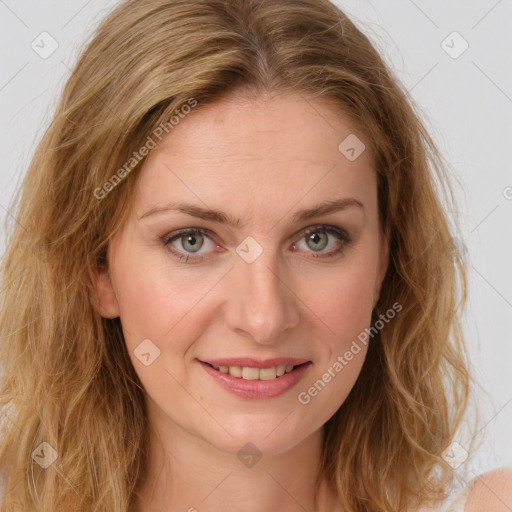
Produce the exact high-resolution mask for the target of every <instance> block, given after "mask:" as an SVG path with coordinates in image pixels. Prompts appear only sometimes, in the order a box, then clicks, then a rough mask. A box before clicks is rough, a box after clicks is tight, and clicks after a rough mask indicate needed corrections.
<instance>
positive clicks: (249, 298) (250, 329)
mask: <svg viewBox="0 0 512 512" xmlns="http://www.w3.org/2000/svg"><path fill="white" fill-rule="evenodd" d="M280 267H281V271H280ZM287 277H288V279H287ZM287 281H288V282H287ZM228 287H229V291H228V293H229V299H228V308H227V312H226V321H227V324H228V327H229V328H231V329H232V330H233V331H236V332H237V334H239V335H242V336H245V337H248V338H251V339H252V340H253V341H256V342H257V343H259V344H266V345H269V344H274V343H276V342H278V341H279V340H280V339H282V335H283V333H284V332H285V331H286V330H289V329H291V328H293V327H295V326H297V325H298V323H299V320H300V308H299V305H300V300H299V298H298V296H297V291H296V290H294V289H293V283H291V282H290V279H289V275H288V273H286V272H283V265H282V264H281V265H279V264H278V263H277V262H276V258H275V256H274V255H273V254H271V251H263V253H262V254H261V255H260V256H259V257H258V258H257V259H256V260H255V261H253V262H252V263H247V262H246V261H244V260H243V259H242V258H237V259H236V261H235V264H234V268H233V269H232V271H231V272H230V273H229V282H228Z"/></svg>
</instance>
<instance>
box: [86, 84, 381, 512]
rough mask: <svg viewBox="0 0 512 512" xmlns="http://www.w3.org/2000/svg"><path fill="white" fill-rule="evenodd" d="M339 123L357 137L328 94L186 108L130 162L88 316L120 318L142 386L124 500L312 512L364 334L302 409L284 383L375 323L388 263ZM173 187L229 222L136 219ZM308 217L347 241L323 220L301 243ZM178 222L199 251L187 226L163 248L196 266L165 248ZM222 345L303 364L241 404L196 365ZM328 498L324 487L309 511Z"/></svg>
mask: <svg viewBox="0 0 512 512" xmlns="http://www.w3.org/2000/svg"><path fill="white" fill-rule="evenodd" d="M352 133H355V134H357V136H358V138H359V139H360V140H362V141H363V142H365V138H364V135H363V134H361V133H360V131H359V130H358V128H357V127H356V126H355V125H354V124H353V123H352V122H351V121H350V120H349V119H348V118H347V117H346V116H344V115H341V114H340V112H339V111H337V110H335V109H334V108H333V106H332V105H329V104H328V103H324V101H323V100H318V99H308V100H307V101H306V99H305V97H303V96H301V95H295V94H286V95H276V96H273V97H265V98H263V97H259V98H258V99H254V98H249V97H243V96H235V97H233V96H231V97H229V98H226V99H223V100H222V101H220V102H217V103H215V104H212V105H207V106H201V105H200V106H198V107H197V108H196V109H194V110H193V111H192V113H190V114H189V115H187V116H186V117H185V118H184V119H183V120H181V121H180V123H179V124H178V125H177V126H176V127H175V128H174V130H173V131H172V132H170V134H169V135H168V136H167V137H166V138H164V139H163V141H162V142H161V143H160V144H159V146H158V147H157V148H156V149H154V150H153V151H152V152H151V154H150V155H149V157H148V158H147V160H146V161H145V163H144V165H143V167H142V169H140V172H141V176H140V180H139V182H138V185H137V191H136V195H135V199H134V203H133V205H132V210H131V214H130V217H129V218H128V220H127V222H126V223H125V224H124V225H123V227H122V229H121V230H120V231H119V232H118V233H117V234H116V236H115V237H114V238H113V239H112V240H111V241H110V245H109V252H108V268H104V269H98V273H97V280H96V283H95V286H94V288H95V297H96V299H97V308H98V310H99V311H100V313H101V314H102V315H103V316H104V317H107V318H114V317H120V318H121V322H122V325H123V330H124V335H125V341H126V345H127V349H128V351H129V354H130V357H131V359H132V361H133V365H134V367H135V369H136V371H137V373H138V375H139V377H140V380H141V382H142V383H143V385H144V388H145V390H146V395H147V405H148V415H149V421H150V425H151V453H150V457H149V465H148V468H147V479H146V482H145V484H144V486H143V488H142V489H141V490H140V493H139V498H138V500H137V503H136V507H135V510H136V511H137V512H150V511H155V512H156V511H162V512H164V511H166V512H168V511H187V510H190V511H193V510H197V511H201V512H203V511H209V512H216V511H221V510H222V511H224V510H226V509H230V510H242V509H243V510H244V511H245V512H260V511H261V510H281V511H285V512H286V511H289V512H292V511H293V512H295V511H299V510H300V511H303V510H304V509H305V510H308V511H313V510H315V508H314V505H313V492H314V479H315V477H316V475H317V471H318V464H319V460H320V455H321V442H322V435H323V430H322V426H323V425H324V423H325V422H326V421H327V420H328V419H329V418H330V417H331V416H332V415H333V414H334V413H335V411H336V410H337V409H338V408H339V407H340V405H341V404H342V403H343V402H344V400H345V398H346V397H347V395H348V394H349V392H350V390H351V389H352V387H353V385H354V383H355V381H356V379H357V377H358V375H359V373H360V370H361V367H362V364H363V362H364V358H365V355H366V352H367V347H366V346H365V345H364V344H360V345H361V350H360V352H358V353H357V354H356V355H354V357H353V359H352V360H351V361H350V362H349V363H348V364H347V365H346V366H345V367H344V368H343V370H342V371H341V372H339V373H337V374H336V376H335V377H334V378H332V379H331V381H330V382H329V383H328V384H327V385H326V386H325V387H324V388H323V390H322V391H321V392H320V393H318V395H317V396H315V397H313V398H311V401H310V402H309V403H308V404H307V405H303V404H301V403H300V402H299V401H298V398H297V397H298V394H299V392H301V391H307V389H308V388H309V387H310V386H312V384H313V383H314V382H315V381H317V380H318V379H320V378H321V377H322V374H324V373H325V372H326V371H327V369H328V368H329V367H331V366H332V364H333V363H334V362H335V361H336V358H337V357H338V356H339V355H343V354H344V353H345V352H346V351H347V350H348V349H349V347H350V346H351V344H352V342H353V340H356V339H357V336H358V334H360V333H361V332H362V331H364V329H365V328H367V327H369V326H370V321H371V312H372V309H373V307H374V305H375V303H376V301H377V300H378V297H379V293H380V287H381V283H382V280H383V278H384V275H385V272H386V269H387V265H388V242H387V240H386V238H385V237H384V236H382V235H381V231H380V226H379V218H378V203H377V178H376V173H375V171H374V169H373V163H372V156H371V154H370V151H369V149H366V150H365V151H363V152H362V154H361V155H360V156H359V157H358V158H357V159H356V160H354V161H349V160H348V159H347V158H346V157H345V156H344V155H343V154H342V153H341V152H340V151H339V150H338V146H339V144H340V142H341V141H343V140H344V139H345V138H346V137H347V136H348V135H349V134H352ZM365 144H366V148H369V144H368V141H366V142H365ZM349 197H350V198H355V199H357V200H358V201H360V202H361V203H362V205H363V208H360V207H357V206H351V207H347V208H346V209H344V210H342V211H337V212H334V213H330V214H324V215H321V216H317V217H314V218H312V219H309V220H306V221H303V222H300V223H297V222H293V221H292V217H293V215H294V213H295V212H296V211H298V210H300V209H303V208H308V207H311V206H313V205H316V204H318V203H320V202H323V201H326V200H332V199H339V198H349ZM173 201H183V202H187V203H193V204H195V205H198V206H200V207H208V208H212V209H218V210H222V211H224V212H226V213H228V214H230V215H231V216H233V217H235V218H240V219H241V223H240V226H238V227H229V226H227V225H223V224H220V223H217V222H214V221H211V220H202V219H197V218H194V217H191V216H189V215H186V214H184V213H179V212H165V213H163V212H162V213H159V214H155V215H151V216H147V217H145V218H141V216H142V215H143V214H144V213H145V212H147V211H148V210H150V209H151V208H154V207H155V206H163V205H166V204H168V203H170V202H173ZM317 225H320V226H334V227H338V228H340V229H343V230H346V232H347V233H348V234H349V236H350V238H351V241H350V242H349V243H344V242H343V241H340V240H339V239H338V238H337V236H336V235H335V234H327V239H325V238H323V239H321V240H320V242H318V241H317V242H316V243H317V245H315V243H314V242H310V243H309V244H308V237H307V236H306V235H305V234H304V233H303V231H304V230H305V229H306V228H309V227H312V226H317ZM183 228H204V229H206V230H208V231H209V232H210V235H209V236H205V237H204V238H201V235H200V234H196V236H197V237H199V239H200V241H199V245H200V243H201V241H202V242H203V245H202V247H201V248H200V249H199V251H198V253H197V254H196V253H194V252H193V251H194V249H191V246H190V245H186V242H187V236H184V237H182V238H181V240H180V238H179V237H178V238H176V239H175V240H174V241H173V242H172V244H171V243H170V244H169V245H171V247H172V248H173V249H174V250H175V251H177V252H179V253H182V254H184V255H187V254H189V255H192V257H194V254H196V256H195V257H196V258H200V257H201V256H204V260H203V261H202V262H199V263H191V262H190V261H189V262H184V261H182V262H180V261H178V259H177V258H175V257H173V256H172V255H171V253H170V252H169V248H168V247H169V246H167V247H166V246H165V245H164V242H162V241H161V240H160V238H161V237H163V236H164V235H167V234H171V233H173V232H175V231H177V230H178V229H183ZM318 232H319V231H318V230H317V231H316V233H318ZM321 233H322V231H321V229H320V235H321ZM248 236H251V237H253V238H254V239H255V240H256V241H257V243H258V244H259V245H260V247H261V248H262V250H263V252H262V254H261V255H260V256H259V257H258V258H257V259H256V260H255V261H254V262H252V263H247V262H246V261H245V260H244V259H243V258H241V257H240V256H239V255H238V254H237V253H236V252H235V250H236V248H237V246H239V245H240V244H241V243H242V242H243V241H244V240H245V239H246V237H248ZM182 242H183V243H184V244H185V246H184V245H183V244H182ZM322 244H323V245H322ZM196 245H197V241H196ZM339 246H342V247H343V250H342V251H341V253H340V254H338V255H336V256H334V257H332V258H327V257H324V258H323V259H322V258H318V259H315V256H316V255H319V254H326V253H329V252H334V250H335V249H336V248H337V247H339ZM216 247H217V249H216ZM315 248H317V250H316V251H315ZM147 338H149V339H150V340H151V341H152V342H153V343H154V344H155V345H156V346H158V348H159V350H160V355H159V357H157V358H156V359H155V360H154V361H153V362H152V363H151V364H150V365H149V366H145V365H143V364H141V361H140V360H139V359H138V357H136V356H135V355H134V350H135V349H136V348H137V346H138V345H139V344H140V343H141V342H142V340H144V339H147ZM370 343H371V340H370ZM235 356H253V357H258V358H262V359H263V358H270V357H279V356H291V357H301V358H305V359H308V360H310V361H312V363H313V364H312V365H311V367H310V368H309V369H308V372H307V374H306V375H305V376H304V378H303V380H302V381H301V382H299V383H298V384H297V385H296V386H295V387H294V388H292V389H291V390H289V391H287V392H286V393H285V394H283V395H281V396H278V397H275V398H271V399H265V400H251V399H244V398H241V397H238V396H236V395H234V394H231V393H230V392H229V391H226V390H224V389H223V388H221V387H220V386H219V385H218V384H217V383H216V382H215V381H214V380H213V379H212V378H211V376H210V375H208V374H207V373H206V372H205V371H204V369H203V368H202V366H201V365H200V363H199V362H198V359H201V360H204V359H209V358H210V359H213V358H216V357H235ZM247 442H251V443H252V444H253V445H255V446H256V447H257V449H258V450H259V451H260V452H261V454H262V458H261V459H260V460H259V461H258V463H257V464H255V465H254V466H252V467H246V466H245V465H244V464H242V463H241V461H240V460H239V458H238V457H237V452H238V451H239V450H240V449H241V448H242V447H243V446H244V445H245V444H246V443H247ZM170 475H172V477H171V476H170ZM334 501H335V497H334V494H333V492H332V490H331V489H329V488H328V487H327V486H326V485H323V487H322V490H321V493H320V508H319V510H321V511H326V510H332V509H333V506H334ZM228 505H229V506H228Z"/></svg>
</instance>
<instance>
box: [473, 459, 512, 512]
mask: <svg viewBox="0 0 512 512" xmlns="http://www.w3.org/2000/svg"><path fill="white" fill-rule="evenodd" d="M482 510H485V511H486V512H510V510H512V467H504V468H499V469H495V470H493V471H489V472H488V473H483V474H482V475H479V476H478V478H477V481H476V483H475V485H474V486H473V488H472V489H471V492H470V493H469V496H468V499H467V501H466V506H465V508H464V512H481V511H482Z"/></svg>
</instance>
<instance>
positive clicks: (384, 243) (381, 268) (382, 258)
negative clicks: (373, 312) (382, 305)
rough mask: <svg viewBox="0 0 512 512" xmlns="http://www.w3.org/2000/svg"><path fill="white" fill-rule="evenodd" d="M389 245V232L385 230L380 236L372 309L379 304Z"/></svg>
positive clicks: (387, 261) (387, 229) (386, 268)
mask: <svg viewBox="0 0 512 512" xmlns="http://www.w3.org/2000/svg"><path fill="white" fill-rule="evenodd" d="M390 243H391V232H390V230H389V228H386V231H385V232H381V236H380V249H379V263H378V268H377V279H376V280H375V289H374V294H373V307H375V306H376V305H377V302H379V297H380V291H381V288H382V283H383V281H384V278H385V277H386V272H387V271H388V266H389V246H390Z"/></svg>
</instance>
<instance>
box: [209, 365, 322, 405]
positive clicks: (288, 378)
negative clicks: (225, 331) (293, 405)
mask: <svg viewBox="0 0 512 512" xmlns="http://www.w3.org/2000/svg"><path fill="white" fill-rule="evenodd" d="M279 360H281V361H284V360H285V358H281V359H275V360H274V359H270V360H267V361H266V362H265V363H262V362H261V361H260V364H268V366H262V367H261V368H269V367H270V366H274V365H275V366H277V364H275V363H274V364H269V363H268V362H269V361H279ZM287 360H288V361H291V359H290V358H287ZM219 361H224V362H225V361H230V363H231V364H216V363H210V364H215V366H239V365H236V364H233V363H232V361H248V360H247V359H224V360H219ZM299 361H303V363H296V364H300V365H301V366H299V367H298V368H295V369H294V370H292V371H291V372H290V373H285V374H284V375H283V376H281V377H277V378H275V379H274V380H245V379H242V378H238V377H233V376H231V375H229V374H228V373H222V372H221V371H219V370H215V368H212V367H211V366H210V365H209V364H208V363H206V362H203V361H199V363H200V364H201V366H202V367H203V368H204V370H205V371H206V373H208V375H210V376H211V377H212V378H213V379H214V380H215V382H217V383H218V384H219V385H220V386H222V387H223V388H224V389H226V390H228V391H230V392H231V393H233V394H235V395H237V396H240V397H242V398H248V399H251V400H263V399H268V398H274V397H277V396H280V395H282V394H284V393H286V392H287V391H289V390H290V389H291V388H292V387H293V386H295V385H296V384H297V383H298V382H299V381H300V380H301V379H302V378H303V377H304V375H305V374H306V373H307V371H308V369H309V367H310V366H311V365H312V364H313V363H312V362H311V361H307V360H299ZM279 364H286V363H279ZM288 364H293V363H291V362H290V363H288ZM241 366H250V365H245V364H244V365H241ZM252 368H257V366H252Z"/></svg>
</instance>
